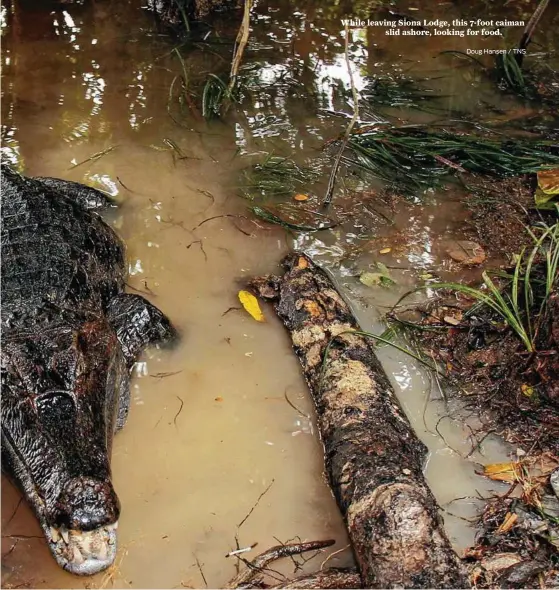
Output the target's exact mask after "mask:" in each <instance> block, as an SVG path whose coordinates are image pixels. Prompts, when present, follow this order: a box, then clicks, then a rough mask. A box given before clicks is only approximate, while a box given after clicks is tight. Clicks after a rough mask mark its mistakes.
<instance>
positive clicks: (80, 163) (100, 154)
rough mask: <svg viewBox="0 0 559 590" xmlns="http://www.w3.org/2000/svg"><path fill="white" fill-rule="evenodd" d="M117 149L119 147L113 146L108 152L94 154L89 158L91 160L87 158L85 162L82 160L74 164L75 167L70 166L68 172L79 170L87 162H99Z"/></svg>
mask: <svg viewBox="0 0 559 590" xmlns="http://www.w3.org/2000/svg"><path fill="white" fill-rule="evenodd" d="M117 147H118V146H116V145H112V146H111V147H109V148H107V149H106V150H102V151H100V152H96V153H95V154H92V155H91V156H89V158H86V159H85V160H82V161H81V162H78V163H77V164H74V165H72V166H70V168H68V170H73V169H74V168H77V167H78V166H81V165H82V164H85V163H87V162H91V161H94V160H98V159H99V158H101V157H102V156H104V155H105V154H108V153H109V152H112V151H113V150H114V149H116V148H117Z"/></svg>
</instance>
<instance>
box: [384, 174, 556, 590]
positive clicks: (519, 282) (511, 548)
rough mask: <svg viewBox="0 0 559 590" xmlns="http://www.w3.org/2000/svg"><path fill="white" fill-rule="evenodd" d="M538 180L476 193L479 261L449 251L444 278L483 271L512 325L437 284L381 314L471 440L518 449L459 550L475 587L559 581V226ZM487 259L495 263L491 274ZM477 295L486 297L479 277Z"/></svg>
mask: <svg viewBox="0 0 559 590" xmlns="http://www.w3.org/2000/svg"><path fill="white" fill-rule="evenodd" d="M534 183H535V179H534V178H529V177H525V178H518V179H513V180H510V181H507V182H506V183H498V185H497V184H494V185H493V186H491V185H484V186H483V187H481V189H482V191H483V196H482V193H481V192H480V191H478V192H477V194H476V193H475V192H473V193H472V194H471V195H470V197H469V199H468V200H467V201H466V204H467V206H468V207H469V208H470V209H471V212H472V213H471V217H470V220H469V223H468V224H467V225H466V226H465V231H464V238H465V239H466V240H474V239H475V240H476V242H471V241H469V242H468V241H465V242H464V243H466V244H470V248H472V249H475V247H477V248H478V252H477V254H478V257H479V259H478V260H475V259H472V252H471V251H469V250H468V248H467V247H466V248H463V250H464V255H463V257H460V256H458V255H457V254H456V252H455V251H449V256H450V257H451V258H452V259H453V260H454V261H455V262H454V265H453V266H452V267H451V270H450V271H449V272H447V273H445V280H447V281H452V280H453V279H454V280H456V279H455V277H456V276H457V275H460V274H462V276H463V272H464V270H463V268H461V267H463V266H464V265H465V266H469V267H470V272H472V271H471V267H472V266H474V267H475V268H476V269H477V273H475V274H474V276H473V277H471V278H470V280H469V281H468V282H467V283H466V284H467V285H469V286H471V287H473V288H476V287H479V285H480V283H481V284H483V280H482V278H481V277H479V273H480V271H485V272H487V271H489V273H491V274H489V275H484V276H490V277H493V278H492V279H491V278H490V279H489V281H491V282H492V284H493V285H495V286H498V289H499V290H500V292H501V294H502V301H503V306H507V308H508V309H510V310H511V312H512V318H509V320H508V321H505V318H504V317H503V313H502V312H499V311H498V309H501V305H500V304H499V303H498V301H497V300H495V299H494V300H493V301H497V308H498V309H497V308H496V307H495V305H494V304H493V307H492V306H491V305H487V304H484V299H483V296H480V295H476V293H475V292H473V291H472V292H468V291H467V290H462V289H458V288H453V287H451V288H441V289H438V288H435V290H434V296H433V297H431V298H430V299H429V300H428V301H427V302H426V303H422V304H419V305H417V304H414V305H411V306H406V302H405V301H402V303H401V306H398V307H397V308H396V309H395V310H394V311H392V312H391V313H389V317H390V318H391V319H392V321H393V322H394V325H400V326H401V325H402V322H404V323H405V326H406V327H405V331H406V334H407V336H408V338H409V339H410V341H411V342H412V343H413V344H414V345H415V346H416V347H417V349H418V350H419V351H420V352H421V353H422V354H423V355H424V357H425V358H426V359H428V360H429V361H431V362H433V361H434V362H435V363H436V365H437V367H438V368H439V371H440V372H441V373H443V374H444V375H445V377H446V385H445V389H447V390H448V391H450V394H451V395H454V396H459V397H460V398H461V399H462V400H463V401H465V403H466V405H467V407H468V408H470V409H471V410H472V411H473V412H475V413H476V414H478V415H479V416H480V417H481V418H482V426H481V427H480V429H479V430H478V431H477V432H476V433H475V436H474V439H475V440H476V441H477V443H476V444H478V445H479V444H481V442H482V440H483V439H484V437H485V436H486V435H487V434H490V433H494V434H497V435H499V436H502V437H503V438H504V439H505V440H506V441H507V442H508V443H510V444H511V445H512V449H515V451H514V452H513V454H512V459H511V461H510V462H506V463H502V464H495V465H486V466H485V467H484V468H482V469H480V472H481V473H483V474H484V475H485V476H487V477H490V478H492V479H494V480H498V481H503V482H505V483H507V484H509V485H510V488H509V490H508V492H506V493H505V494H504V495H501V496H499V497H493V498H490V499H489V500H488V502H487V504H486V507H485V509H484V510H483V513H482V514H481V516H480V519H479V524H480V526H481V531H480V533H479V534H478V538H477V543H476V545H475V546H474V547H472V548H471V549H469V550H467V551H466V554H465V559H466V563H468V564H469V565H470V579H471V582H472V584H473V585H475V586H476V587H479V588H495V587H501V588H518V587H525V586H534V585H538V586H540V585H541V586H542V587H557V584H558V583H559V577H558V576H559V573H558V572H559V563H558V558H557V549H558V547H559V527H558V522H559V521H558V517H559V500H558V498H557V489H558V486H557V484H555V485H552V483H553V482H555V481H556V480H557V477H558V474H559V471H558V470H557V469H558V467H559V293H558V292H557V267H556V266H552V265H551V266H550V264H549V261H550V259H551V257H553V255H554V253H556V252H557V241H556V240H557V218H556V215H555V214H554V213H553V212H546V211H539V210H537V209H535V208H534ZM492 195H494V196H492ZM528 228H531V229H528ZM545 228H548V229H549V228H551V229H550V234H548V235H551V236H552V237H551V239H550V241H549V243H548V245H547V247H546V248H545V249H544V248H538V247H537V239H538V238H540V237H541V236H542V235H543V234H544V233H545V231H546V230H545ZM531 232H532V233H531ZM472 244H473V246H472ZM459 245H460V242H459ZM458 250H460V248H458ZM486 254H487V255H489V256H490V257H491V259H492V260H493V261H495V260H499V259H502V260H503V261H504V262H503V264H501V265H500V266H497V268H496V267H495V264H494V262H493V267H492V268H490V266H489V265H487V264H486V263H485V260H486ZM532 254H533V255H532ZM546 257H547V258H546ZM527 273H528V278H527ZM548 284H550V288H549V290H548V291H546V286H547V285H548ZM525 286H527V288H529V292H528V291H526V290H525ZM481 293H483V294H484V295H486V294H487V295H489V296H491V295H492V290H491V289H490V287H489V284H488V282H487V280H486V284H485V286H484V288H483V290H482V291H481ZM529 298H530V301H532V304H528V306H527V303H526V302H527V301H528V299H529ZM516 301H517V302H518V304H517V306H518V309H515V302H516ZM527 307H528V311H526V309H527ZM515 317H516V318H517V320H518V326H517V328H516V329H514V327H513V325H516V324H514V318H515ZM447 386H448V387H447Z"/></svg>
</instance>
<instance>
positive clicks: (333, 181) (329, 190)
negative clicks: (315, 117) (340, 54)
mask: <svg viewBox="0 0 559 590" xmlns="http://www.w3.org/2000/svg"><path fill="white" fill-rule="evenodd" d="M344 50H345V61H346V65H347V71H348V74H349V83H350V85H351V94H352V96H353V117H352V118H351V121H350V122H349V125H348V126H347V128H346V130H345V133H344V137H343V139H342V143H341V144H340V149H339V151H338V155H337V156H336V160H335V161H334V165H333V166H332V172H331V173H330V178H329V180H328V188H327V189H326V197H325V198H324V202H323V203H322V207H323V208H324V209H326V208H327V207H329V205H330V203H331V202H332V198H333V196H334V186H335V185H336V175H337V174H338V168H339V167H340V162H341V160H342V155H343V153H344V151H345V149H346V146H347V142H348V140H349V136H350V135H351V131H352V129H353V126H354V125H355V123H356V122H357V119H358V118H359V96H358V95H357V89H356V88H355V81H354V80H353V72H352V70H351V64H350V61H349V25H348V23H347V22H346V23H345V47H344Z"/></svg>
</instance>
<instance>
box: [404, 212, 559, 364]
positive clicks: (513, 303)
mask: <svg viewBox="0 0 559 590" xmlns="http://www.w3.org/2000/svg"><path fill="white" fill-rule="evenodd" d="M540 229H541V231H542V233H541V235H540V236H539V237H537V236H536V235H535V234H534V232H533V231H532V230H528V231H529V232H530V234H531V236H532V238H533V240H534V245H533V247H532V248H531V249H530V250H529V251H526V249H523V250H522V252H521V253H520V254H519V255H518V256H517V257H516V264H515V267H514V272H513V273H512V275H511V279H510V281H509V282H508V284H507V285H506V287H505V288H503V289H499V288H498V287H497V285H495V283H494V282H493V280H492V279H491V278H490V276H489V274H488V273H487V272H485V271H484V272H483V273H482V278H483V282H484V286H485V290H484V289H478V288H474V287H469V286H467V285H463V284H461V283H452V282H449V283H434V284H430V285H429V286H428V287H429V288H430V289H451V290H452V291H455V292H458V293H463V294H464V295H466V296H468V297H471V298H473V299H475V300H477V301H478V302H479V303H480V305H481V306H486V307H488V308H489V309H491V310H492V311H494V312H495V313H496V314H497V315H498V316H500V317H501V318H502V319H503V320H504V321H505V322H506V324H507V325H508V326H509V327H510V328H511V329H512V330H514V332H515V333H516V335H517V336H518V337H519V338H520V340H521V341H522V343H523V344H524V346H525V348H526V350H527V351H528V352H531V353H532V352H535V351H536V344H537V336H538V331H539V329H540V327H541V323H542V321H543V319H544V318H545V317H546V313H545V312H546V308H547V305H548V302H549V299H550V297H551V295H552V293H553V292H554V290H556V288H557V283H558V276H557V269H558V264H559V222H558V223H555V224H554V225H552V226H543V227H542V228H540ZM424 288H425V287H420V288H419V289H415V290H414V291H411V292H410V293H413V292H417V291H419V290H422V289H424ZM410 293H406V294H405V295H404V296H403V297H402V298H400V300H399V301H398V303H397V304H396V305H398V304H399V303H400V302H401V301H402V299H403V298H404V297H406V296H407V295H409V294H410ZM395 307H396V306H395ZM478 310H479V306H473V307H472V308H470V310H469V311H468V313H467V315H472V314H473V313H475V312H477V311H478Z"/></svg>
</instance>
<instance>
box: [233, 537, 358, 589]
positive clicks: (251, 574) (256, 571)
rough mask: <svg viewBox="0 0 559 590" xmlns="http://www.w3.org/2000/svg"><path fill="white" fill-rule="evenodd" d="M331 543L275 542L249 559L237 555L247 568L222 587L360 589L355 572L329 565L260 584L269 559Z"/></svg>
mask: <svg viewBox="0 0 559 590" xmlns="http://www.w3.org/2000/svg"><path fill="white" fill-rule="evenodd" d="M334 542H335V541H333V540H327V541H309V542H307V543H287V544H285V545H275V546H274V547H271V548H270V549H268V550H267V551H264V552H263V553H260V555H257V556H256V557H255V558H254V559H253V560H252V561H247V560H245V559H242V558H239V559H241V560H242V561H243V562H244V563H245V564H246V566H247V567H246V569H244V570H243V571H242V572H240V573H238V574H237V575H236V576H235V577H234V578H233V579H232V580H231V581H230V582H229V583H228V584H227V585H226V586H225V588H361V578H360V577H359V574H358V573H357V571H356V570H352V569H341V568H329V569H326V570H324V571H319V572H316V573H314V574H305V575H303V576H300V577H298V578H294V579H293V580H286V581H285V582H282V583H281V584H278V585H275V586H269V585H267V584H265V583H264V579H263V576H265V575H266V574H267V573H268V572H267V571H266V568H267V566H268V565H269V564H270V563H272V562H273V561H276V560H277V559H281V558H283V557H290V556H292V555H299V554H301V553H306V552H307V551H317V550H319V549H324V548H325V547H330V546H332V545H333V544H334Z"/></svg>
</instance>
